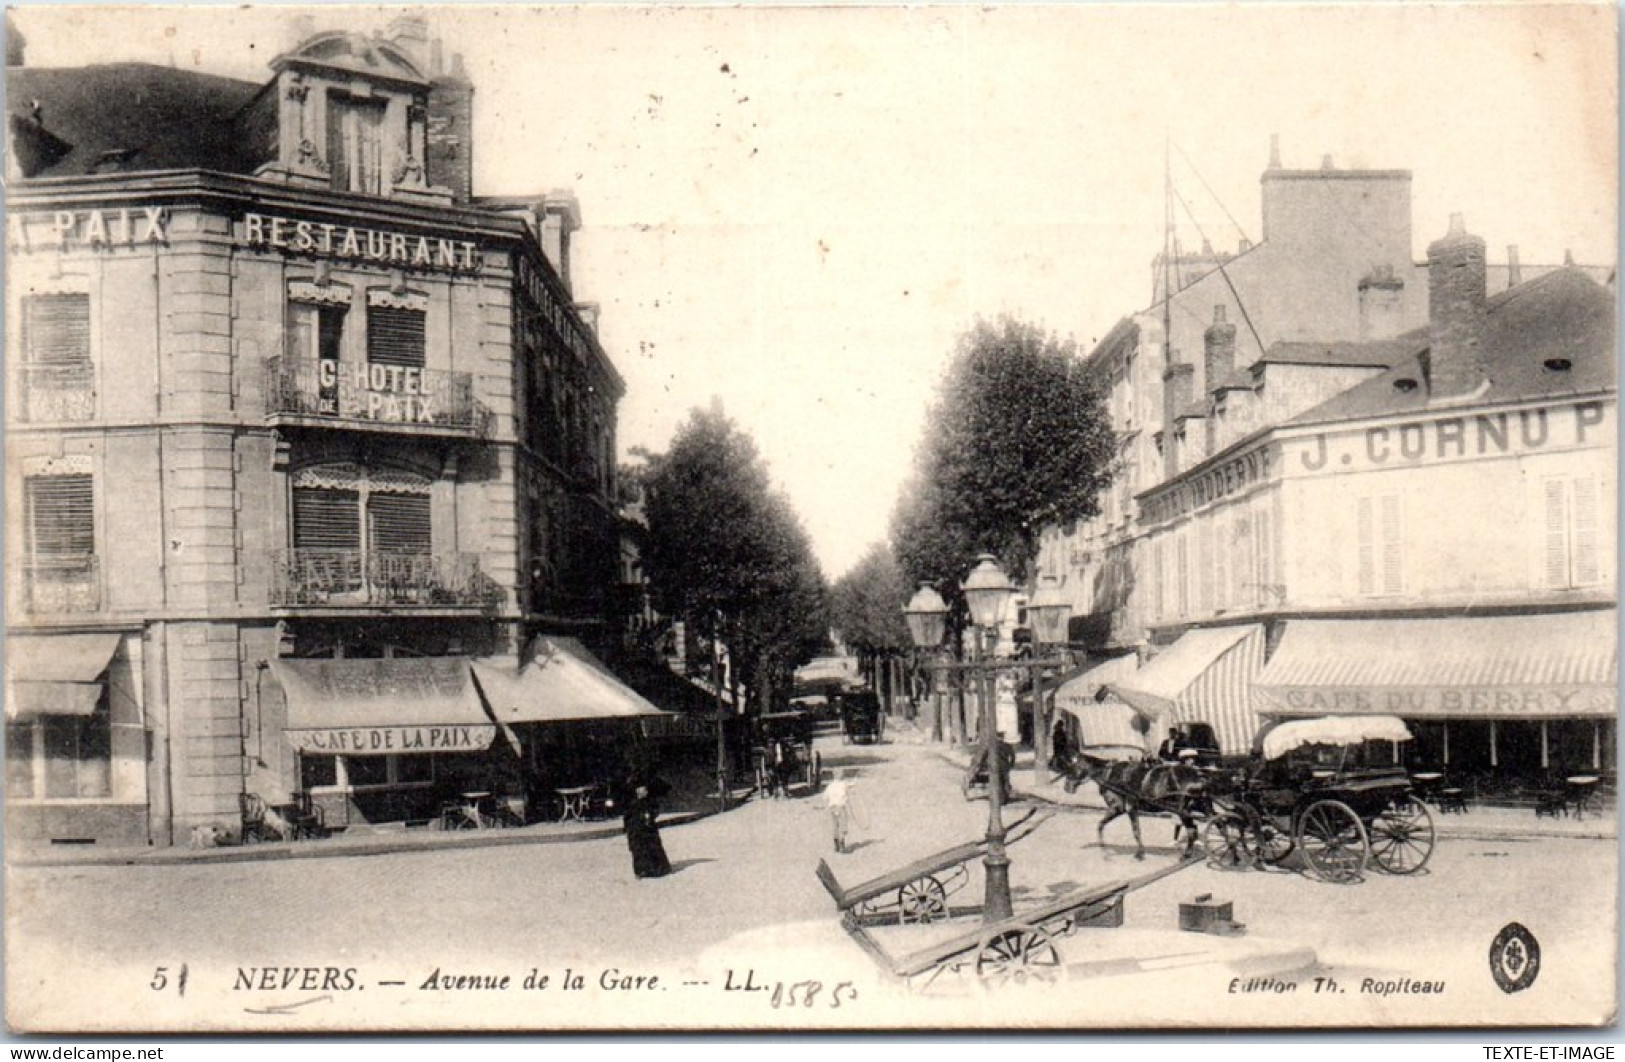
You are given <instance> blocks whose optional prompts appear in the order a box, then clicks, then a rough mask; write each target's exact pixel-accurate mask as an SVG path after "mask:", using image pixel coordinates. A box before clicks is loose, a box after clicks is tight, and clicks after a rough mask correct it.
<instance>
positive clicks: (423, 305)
mask: <svg viewBox="0 0 1625 1062" xmlns="http://www.w3.org/2000/svg"><path fill="white" fill-rule="evenodd" d="M427 303H428V300H427V299H426V298H421V297H418V296H412V295H407V296H401V297H392V296H391V295H390V294H389V293H388V292H382V291H374V292H370V293H369V294H368V298H367V360H368V361H369V362H371V363H372V364H374V365H399V366H401V367H403V368H408V369H421V368H423V365H424V347H425V341H424V339H425V332H424V318H425V316H426V314H425V312H424V311H425V310H426V309H427Z"/></svg>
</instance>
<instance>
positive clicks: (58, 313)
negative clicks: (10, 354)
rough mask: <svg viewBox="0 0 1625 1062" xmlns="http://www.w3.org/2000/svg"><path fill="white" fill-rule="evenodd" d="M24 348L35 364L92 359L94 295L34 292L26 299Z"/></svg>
mask: <svg viewBox="0 0 1625 1062" xmlns="http://www.w3.org/2000/svg"><path fill="white" fill-rule="evenodd" d="M23 349H24V350H25V351H26V352H27V353H26V357H27V359H28V361H29V362H30V363H31V364H34V365H82V364H85V363H87V362H89V361H90V296H89V295H85V294H68V295H31V296H29V297H28V298H27V299H25V300H24V302H23Z"/></svg>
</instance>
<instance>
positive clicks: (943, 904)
mask: <svg viewBox="0 0 1625 1062" xmlns="http://www.w3.org/2000/svg"><path fill="white" fill-rule="evenodd" d="M897 911H898V914H897V920H898V921H899V922H901V923H903V924H904V925H908V924H910V923H913V922H941V921H944V920H945V919H947V917H948V893H947V890H945V889H944V888H943V887H942V882H940V881H938V880H937V879H936V878H935V877H933V876H931V875H929V874H928V875H926V876H925V877H923V878H915V879H914V880H913V881H911V882H909V883H908V884H906V885H904V886H903V887H902V888H900V889H898V890H897Z"/></svg>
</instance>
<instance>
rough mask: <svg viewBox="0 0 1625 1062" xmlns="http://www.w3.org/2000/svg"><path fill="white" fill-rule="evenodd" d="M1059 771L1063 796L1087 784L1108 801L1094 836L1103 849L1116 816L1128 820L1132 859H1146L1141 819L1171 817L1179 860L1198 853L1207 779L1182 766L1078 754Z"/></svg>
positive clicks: (1187, 766)
mask: <svg viewBox="0 0 1625 1062" xmlns="http://www.w3.org/2000/svg"><path fill="white" fill-rule="evenodd" d="M1054 766H1059V767H1061V768H1062V773H1064V774H1065V775H1066V786H1065V788H1066V791H1067V792H1068V793H1073V792H1076V791H1077V788H1078V786H1080V785H1082V784H1083V783H1084V782H1086V781H1093V782H1094V783H1095V785H1097V786H1098V787H1099V788H1100V795H1101V797H1102V798H1103V799H1104V800H1105V801H1106V814H1105V816H1104V817H1102V818H1101V820H1100V825H1099V827H1098V829H1097V831H1096V832H1097V833H1098V834H1099V837H1100V843H1101V844H1102V845H1104V844H1105V843H1106V824H1107V823H1109V822H1111V821H1112V820H1113V819H1115V818H1117V817H1118V816H1120V815H1127V816H1128V821H1129V825H1130V826H1132V827H1133V828H1134V858H1135V859H1144V858H1145V842H1144V841H1143V840H1142V839H1141V837H1140V815H1141V813H1144V814H1147V815H1157V816H1162V815H1172V816H1174V817H1175V818H1177V819H1178V820H1179V825H1178V826H1176V827H1175V828H1174V837H1175V839H1178V837H1179V835H1180V832H1181V831H1183V833H1184V837H1185V850H1184V852H1183V853H1181V858H1186V859H1188V858H1190V856H1191V854H1192V853H1193V852H1194V850H1195V848H1196V837H1197V832H1198V831H1197V828H1196V815H1197V814H1199V813H1202V812H1203V811H1204V810H1205V809H1206V807H1207V791H1206V790H1207V778H1206V776H1205V775H1204V774H1203V773H1202V772H1201V771H1200V770H1198V769H1197V768H1195V767H1192V766H1190V765H1189V764H1185V763H1165V762H1162V761H1160V760H1155V759H1144V758H1141V759H1132V760H1119V759H1107V758H1105V757H1101V756H1091V755H1090V754H1089V753H1087V752H1085V751H1083V750H1082V749H1079V750H1077V751H1075V752H1073V753H1072V754H1071V755H1070V756H1069V757H1068V758H1067V762H1065V763H1056V764H1054Z"/></svg>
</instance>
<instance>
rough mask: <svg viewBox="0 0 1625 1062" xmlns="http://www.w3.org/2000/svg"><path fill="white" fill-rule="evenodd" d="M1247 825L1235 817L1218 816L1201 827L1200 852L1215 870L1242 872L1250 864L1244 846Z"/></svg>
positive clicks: (1238, 817)
mask: <svg viewBox="0 0 1625 1062" xmlns="http://www.w3.org/2000/svg"><path fill="white" fill-rule="evenodd" d="M1246 837H1247V823H1246V821H1245V820H1243V819H1242V818H1241V817H1240V816H1237V815H1219V816H1216V817H1214V818H1211V819H1209V820H1208V821H1207V825H1206V826H1204V827H1202V850H1203V851H1204V852H1206V853H1207V861H1208V864H1209V865H1211V866H1212V867H1214V868H1215V869H1217V870H1242V869H1244V868H1245V867H1246V866H1247V865H1248V864H1250V863H1251V862H1252V856H1251V855H1250V854H1249V853H1248V851H1247V846H1246Z"/></svg>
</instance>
